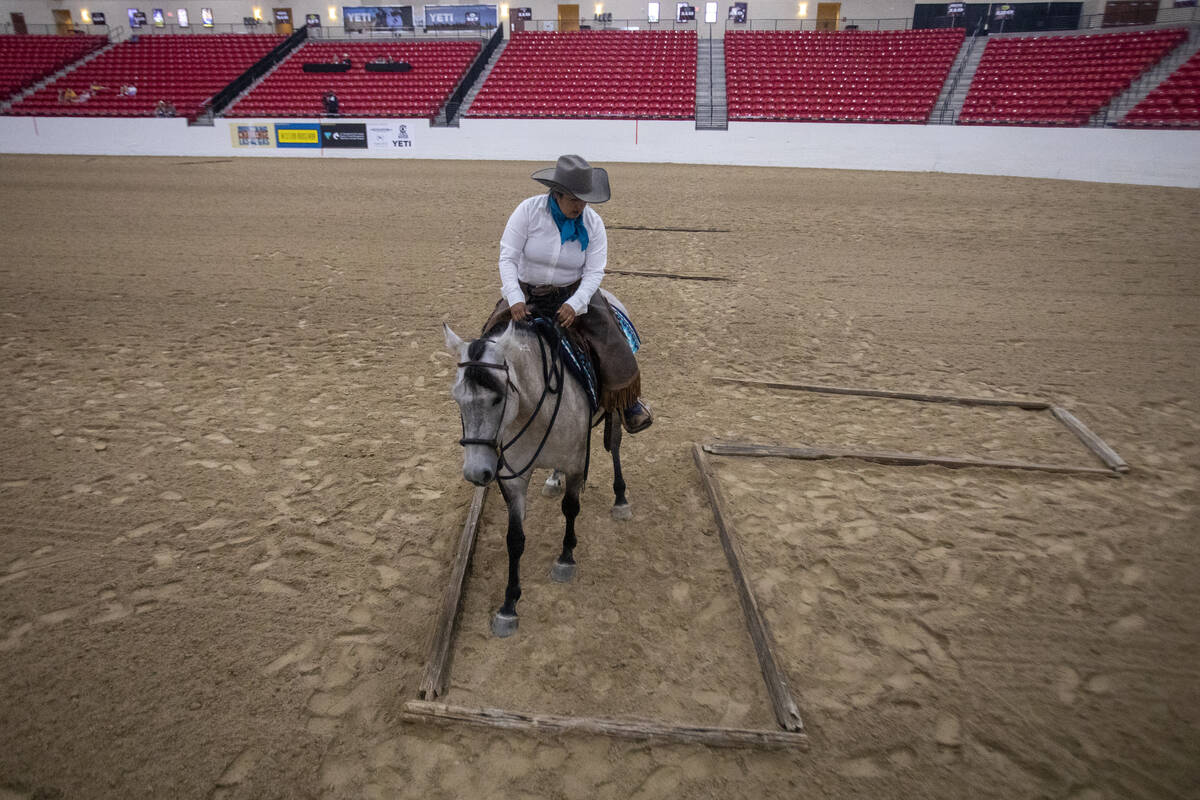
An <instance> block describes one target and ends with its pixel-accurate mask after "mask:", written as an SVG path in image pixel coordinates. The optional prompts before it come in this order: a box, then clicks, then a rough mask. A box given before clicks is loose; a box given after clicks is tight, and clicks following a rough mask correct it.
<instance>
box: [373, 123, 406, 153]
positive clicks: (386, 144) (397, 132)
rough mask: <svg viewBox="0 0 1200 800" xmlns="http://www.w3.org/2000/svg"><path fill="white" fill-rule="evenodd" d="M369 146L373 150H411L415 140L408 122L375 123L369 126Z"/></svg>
mask: <svg viewBox="0 0 1200 800" xmlns="http://www.w3.org/2000/svg"><path fill="white" fill-rule="evenodd" d="M367 146H368V147H369V148H370V149H371V150H392V151H395V150H411V149H412V146H413V142H412V136H411V135H410V133H409V127H408V125H407V124H401V123H394V122H392V123H379V124H374V123H373V124H371V125H370V126H368V127H367Z"/></svg>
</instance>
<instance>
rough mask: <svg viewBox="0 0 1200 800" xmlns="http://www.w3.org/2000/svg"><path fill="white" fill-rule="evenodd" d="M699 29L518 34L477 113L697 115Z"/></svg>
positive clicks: (474, 106)
mask: <svg viewBox="0 0 1200 800" xmlns="http://www.w3.org/2000/svg"><path fill="white" fill-rule="evenodd" d="M696 41H697V39H696V32H695V31H569V32H561V33H560V32H549V31H529V32H518V33H514V34H513V35H512V38H511V39H510V40H509V43H508V46H507V47H506V48H505V49H504V51H503V52H502V53H501V54H500V58H499V59H497V61H496V64H495V66H494V67H493V68H492V71H491V74H489V75H488V77H487V80H486V81H485V82H484V84H483V87H482V88H481V89H480V90H479V93H478V94H477V95H476V97H475V99H474V100H473V101H472V102H471V106H470V108H469V109H468V110H467V116H470V117H578V118H584V119H595V118H601V119H603V118H609V119H693V118H695V115H696Z"/></svg>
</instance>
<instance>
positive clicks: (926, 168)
mask: <svg viewBox="0 0 1200 800" xmlns="http://www.w3.org/2000/svg"><path fill="white" fill-rule="evenodd" d="M328 121H329V120H325V122H328ZM338 121H339V122H343V123H347V122H349V123H354V122H361V123H365V124H366V127H367V132H368V140H369V145H370V146H369V147H368V148H367V149H330V148H326V149H322V148H319V147H316V148H313V149H293V148H280V147H277V146H276V145H275V142H276V141H277V140H276V136H275V130H274V126H275V125H276V124H296V123H309V124H310V125H316V124H318V123H319V122H321V120H316V119H312V120H293V119H288V120H244V119H239V120H230V119H218V120H217V121H216V124H215V125H214V126H213V127H207V126H188V125H187V123H186V121H185V120H183V119H84V118H73V117H41V118H36V117H0V152H2V153H29V154H45V155H50V154H57V155H65V154H81V155H119V156H130V155H133V156H207V157H230V156H260V157H261V156H270V157H284V158H432V159H481V160H516V161H552V160H553V159H554V158H556V157H557V156H558V155H560V154H561V153H564V152H578V153H581V154H583V155H584V156H585V157H587V158H588V159H589V160H591V161H593V162H595V163H605V162H647V163H652V162H664V163H680V164H729V165H741V166H770V167H807V168H815V169H860V170H884V171H898V172H948V173H964V174H975V175H1009V176H1014V177H1029V178H1057V179H1064V180H1079V181H1093V182H1102V183H1130V184H1144V185H1154V186H1178V187H1188V188H1200V131H1155V130H1136V131H1135V130H1120V129H1111V128H1011V127H975V126H949V125H848V124H847V125H843V124H830V123H807V124H805V123H772V122H731V123H730V124H729V130H727V131H698V130H696V129H695V126H694V123H692V122H690V121H689V122H683V121H658V120H640V121H635V120H563V119H547V120H515V119H513V120H494V119H487V120H484V119H478V120H477V119H470V118H467V119H464V120H462V124H461V127H458V128H434V127H430V125H429V122H428V121H427V120H424V119H410V120H395V119H386V120H363V119H358V120H354V119H341V120H338ZM247 125H248V126H259V127H260V128H261V127H263V126H265V128H266V130H265V134H266V137H265V139H266V141H267V142H268V143H267V144H265V145H259V146H246V145H239V144H238V136H237V128H238V126H247ZM401 126H404V134H405V136H401V135H400V127H401Z"/></svg>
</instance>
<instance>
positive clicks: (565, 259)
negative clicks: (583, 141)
mask: <svg viewBox="0 0 1200 800" xmlns="http://www.w3.org/2000/svg"><path fill="white" fill-rule="evenodd" d="M532 177H533V179H534V180H535V181H537V182H538V183H541V184H543V185H544V186H547V187H549V189H550V191H549V192H548V193H546V194H539V195H534V196H533V197H530V198H528V199H527V200H524V201H522V202H521V204H520V205H518V206H517V208H516V210H515V211H514V212H513V213H512V216H510V217H509V219H508V224H507V225H506V226H505V228H504V235H503V236H502V237H501V239H500V287H501V295H502V297H501V299H500V302H499V303H497V304H496V309H495V310H494V311H493V312H492V316H491V318H490V319H489V320H488V322H487V324H486V325H485V326H484V332H485V333H488V332H490V331H491V330H493V329H494V328H495V327H496V326H498V325H502V324H506V323H507V322H508V321H509V319H514V320H517V321H520V320H523V319H526V318H527V317H529V316H530V315H531V314H536V315H546V316H553V317H554V319H555V320H556V321H557V322H558V323H559V324H560V325H562V326H563V327H564V328H569V329H570V330H571V331H572V333H573V334H574V335H575V336H577V337H579V338H582V339H583V340H584V341H585V342H586V343H587V345H588V349H589V350H590V351H591V353H592V361H593V366H594V367H595V368H596V377H597V379H598V383H599V389H600V403H601V405H603V406H604V408H606V409H608V410H610V411H616V412H623V418H624V423H625V428H626V430H628V431H629V432H630V433H637V432H638V431H642V430H645V429H646V428H648V427H650V424H651V423H652V422H653V421H654V420H653V417H652V416H651V414H650V408H649V407H648V406H647V405H646V404H645V403H644V402H642V399H641V397H640V394H641V374H640V372H639V370H638V364H637V359H636V358H635V357H634V354H633V349H632V348H631V347H630V345H629V342H628V340H627V339H626V338H625V334H624V333H623V332H622V328H621V325H620V323H619V322H618V321H617V317H616V314H615V312H614V311H613V308H612V306H610V305H609V302H608V300H607V299H606V298H605V297H604V295H603V294H601V293H600V281H601V280H603V278H604V267H605V264H606V263H607V262H608V234H607V233H606V232H605V229H604V221H603V220H601V219H600V215H599V214H597V213H596V212H595V211H594V210H592V209H590V208H588V203H603V202H605V201H607V200H608V198H609V187H608V172H607V171H605V170H604V169H602V168H600V167H593V166H591V165H590V164H588V162H587V161H585V160H584V159H583V158H581V157H580V156H575V155H567V156H560V157H559V159H558V163H557V164H555V166H553V167H548V168H546V169H540V170H538V171H537V172H535V173H533V175H532Z"/></svg>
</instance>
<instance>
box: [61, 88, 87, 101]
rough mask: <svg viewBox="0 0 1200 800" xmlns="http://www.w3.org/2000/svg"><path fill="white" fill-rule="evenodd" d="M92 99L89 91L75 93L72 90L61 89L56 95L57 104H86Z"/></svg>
mask: <svg viewBox="0 0 1200 800" xmlns="http://www.w3.org/2000/svg"><path fill="white" fill-rule="evenodd" d="M91 99H92V93H91V92H90V91H82V92H77V91H75V90H74V89H62V90H60V91H59V93H58V102H60V103H75V104H79V103H86V102H87V101H88V100H91Z"/></svg>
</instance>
